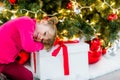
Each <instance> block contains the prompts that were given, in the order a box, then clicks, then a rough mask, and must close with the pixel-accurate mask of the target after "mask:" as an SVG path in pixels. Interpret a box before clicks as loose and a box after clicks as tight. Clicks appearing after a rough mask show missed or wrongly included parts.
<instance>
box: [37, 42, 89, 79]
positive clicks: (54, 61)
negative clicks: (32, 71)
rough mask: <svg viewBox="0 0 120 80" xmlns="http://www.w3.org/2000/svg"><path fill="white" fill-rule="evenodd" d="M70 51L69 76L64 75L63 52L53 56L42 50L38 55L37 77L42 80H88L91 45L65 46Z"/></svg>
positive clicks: (50, 52)
mask: <svg viewBox="0 0 120 80" xmlns="http://www.w3.org/2000/svg"><path fill="white" fill-rule="evenodd" d="M65 45H66V46H67V49H68V59H69V60H68V61H69V75H64V67H63V65H64V64H63V55H62V54H63V52H62V49H61V50H60V51H59V53H58V55H57V56H52V52H53V51H54V50H55V49H56V48H57V47H58V46H55V47H53V48H52V50H51V51H49V52H46V51H45V50H41V51H40V52H39V53H36V64H37V65H36V76H37V77H39V78H40V80H88V78H89V74H88V70H89V65H88V50H89V45H88V44H86V43H83V42H80V43H69V44H65Z"/></svg>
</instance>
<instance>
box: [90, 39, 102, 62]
mask: <svg viewBox="0 0 120 80" xmlns="http://www.w3.org/2000/svg"><path fill="white" fill-rule="evenodd" d="M88 43H89V45H90V50H89V51H88V61H89V64H93V63H96V62H98V61H99V60H100V59H101V57H102V48H101V42H100V39H98V38H94V39H93V40H91V41H89V42H88Z"/></svg>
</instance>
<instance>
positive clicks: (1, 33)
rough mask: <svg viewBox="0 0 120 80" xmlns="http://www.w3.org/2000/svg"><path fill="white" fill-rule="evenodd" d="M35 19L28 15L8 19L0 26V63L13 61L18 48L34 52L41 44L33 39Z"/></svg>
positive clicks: (40, 47)
mask: <svg viewBox="0 0 120 80" xmlns="http://www.w3.org/2000/svg"><path fill="white" fill-rule="evenodd" d="M35 25H36V21H35V20H33V19H31V18H29V17H25V16H24V17H20V18H17V19H14V20H10V21H8V22H6V23H5V24H3V25H2V26H0V63H2V64H8V63H10V62H14V60H15V58H16V57H17V55H18V53H19V51H20V50H22V49H24V50H26V51H28V52H35V51H38V50H41V49H43V47H44V46H43V44H42V43H40V42H35V41H34V40H33V33H34V30H35Z"/></svg>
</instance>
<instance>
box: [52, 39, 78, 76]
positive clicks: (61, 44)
mask: <svg viewBox="0 0 120 80" xmlns="http://www.w3.org/2000/svg"><path fill="white" fill-rule="evenodd" d="M78 42H79V41H78V40H74V41H56V44H55V45H57V44H58V45H59V47H58V48H56V49H55V50H54V51H53V52H52V56H57V55H58V53H59V51H60V49H61V48H62V49H63V50H62V51H63V66H64V75H69V59H68V50H67V46H66V45H65V44H64V43H78Z"/></svg>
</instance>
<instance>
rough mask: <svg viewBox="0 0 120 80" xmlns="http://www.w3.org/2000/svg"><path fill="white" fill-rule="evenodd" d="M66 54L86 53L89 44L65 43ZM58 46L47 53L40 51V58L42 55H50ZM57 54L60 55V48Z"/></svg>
mask: <svg viewBox="0 0 120 80" xmlns="http://www.w3.org/2000/svg"><path fill="white" fill-rule="evenodd" d="M65 45H66V47H67V50H68V54H70V53H87V52H88V51H89V44H87V43H84V42H79V43H65ZM58 47H59V45H56V46H54V47H53V48H52V49H51V50H50V51H49V52H47V51H46V50H40V51H39V53H40V55H41V56H44V55H48V56H49V55H51V53H52V52H53V51H54V50H55V49H56V48H58ZM59 54H62V48H61V49H60V51H59Z"/></svg>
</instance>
